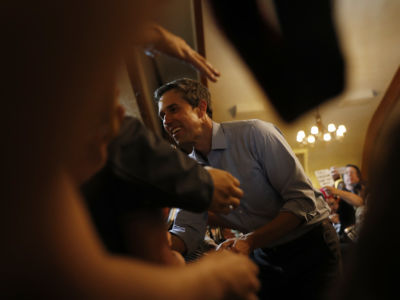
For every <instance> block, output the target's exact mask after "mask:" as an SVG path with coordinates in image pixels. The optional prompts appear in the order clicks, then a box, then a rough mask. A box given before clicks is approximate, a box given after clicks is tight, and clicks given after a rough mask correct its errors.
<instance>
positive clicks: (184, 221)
mask: <svg viewBox="0 0 400 300" xmlns="http://www.w3.org/2000/svg"><path fill="white" fill-rule="evenodd" d="M190 156H191V157H192V158H194V159H195V160H197V161H198V162H199V163H201V164H205V165H210V166H212V167H214V168H219V169H223V170H226V171H228V172H230V173H231V174H232V175H233V176H235V177H236V178H238V179H239V181H240V187H241V188H242V189H243V191H244V196H243V198H242V199H241V203H240V206H239V207H238V208H237V209H236V210H234V211H232V212H231V213H230V214H228V215H219V217H220V218H222V219H223V220H224V221H225V222H226V223H228V224H230V226H231V228H235V229H238V230H240V231H241V232H243V233H247V232H251V231H254V230H255V229H257V228H259V227H261V226H263V225H265V224H267V223H268V222H270V221H271V220H272V219H273V218H275V217H276V216H277V214H278V213H279V212H280V211H290V212H292V213H294V214H295V215H297V216H299V217H301V218H302V219H303V220H304V222H303V223H302V225H301V226H300V227H298V228H297V229H295V230H294V231H293V232H291V233H290V234H288V235H287V236H285V237H283V238H281V239H280V240H278V241H276V242H275V243H274V244H272V245H271V246H274V245H279V244H282V243H285V242H288V241H290V240H293V239H295V238H297V237H299V236H301V235H302V234H304V233H305V232H307V231H309V230H310V229H311V228H312V226H313V225H314V224H316V223H319V222H320V221H321V220H323V219H325V218H327V217H328V215H329V207H328V205H327V204H326V202H325V200H324V199H323V196H322V194H321V193H320V192H319V191H318V190H316V189H314V188H313V186H312V184H311V181H310V180H309V179H308V177H307V176H306V175H305V173H304V171H303V168H302V166H301V164H300V162H299V161H298V160H297V158H296V156H295V154H294V153H293V151H292V150H291V148H290V146H289V145H288V143H287V142H286V140H285V139H284V137H283V135H282V133H281V132H280V131H279V130H278V129H277V128H276V127H275V126H274V125H273V124H271V123H267V122H263V121H260V120H246V121H235V122H226V123H221V124H218V123H215V122H213V135H212V145H211V151H210V153H208V155H207V158H206V159H205V158H203V157H202V156H201V155H200V154H199V153H197V152H196V151H193V152H192V153H191V154H190ZM206 226H207V213H202V214H196V213H191V212H187V211H184V210H179V211H178V213H177V216H176V219H175V222H174V225H173V228H172V229H171V233H173V234H175V235H177V236H179V237H180V238H182V239H183V241H184V242H185V244H186V247H187V249H188V253H190V252H192V251H193V250H195V249H196V248H197V247H198V245H199V243H200V242H201V240H202V239H203V238H204V234H205V231H206Z"/></svg>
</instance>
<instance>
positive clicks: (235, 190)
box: [230, 186, 244, 199]
mask: <svg viewBox="0 0 400 300" xmlns="http://www.w3.org/2000/svg"><path fill="white" fill-rule="evenodd" d="M230 192H231V196H233V197H235V198H239V199H240V198H242V197H243V194H244V192H243V190H242V189H241V188H240V187H238V186H233V187H232V188H231V191H230Z"/></svg>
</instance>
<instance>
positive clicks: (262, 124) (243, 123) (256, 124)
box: [221, 119, 276, 130]
mask: <svg viewBox="0 0 400 300" xmlns="http://www.w3.org/2000/svg"><path fill="white" fill-rule="evenodd" d="M221 126H222V128H224V129H227V130H240V129H243V130H252V129H254V128H256V129H260V128H263V129H269V130H273V129H275V128H276V126H275V125H274V124H272V123H269V122H266V121H262V120H259V119H249V120H238V121H229V122H223V123H221Z"/></svg>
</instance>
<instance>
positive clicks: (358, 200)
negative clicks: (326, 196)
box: [324, 186, 364, 207]
mask: <svg viewBox="0 0 400 300" xmlns="http://www.w3.org/2000/svg"><path fill="white" fill-rule="evenodd" d="M324 189H326V190H328V191H329V192H330V193H331V194H333V195H337V196H339V197H340V198H341V199H343V200H344V201H346V202H347V203H349V204H351V205H353V206H356V207H358V206H362V205H364V199H363V198H362V197H360V196H358V195H357V194H354V193H351V192H347V191H342V190H339V189H337V188H334V187H332V186H324Z"/></svg>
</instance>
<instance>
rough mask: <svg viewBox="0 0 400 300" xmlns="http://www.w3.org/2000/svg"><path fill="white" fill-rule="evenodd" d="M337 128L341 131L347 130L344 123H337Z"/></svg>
mask: <svg viewBox="0 0 400 300" xmlns="http://www.w3.org/2000/svg"><path fill="white" fill-rule="evenodd" d="M338 130H340V131H341V132H343V133H344V132H346V131H347V129H346V127H345V126H344V125H339V127H338Z"/></svg>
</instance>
